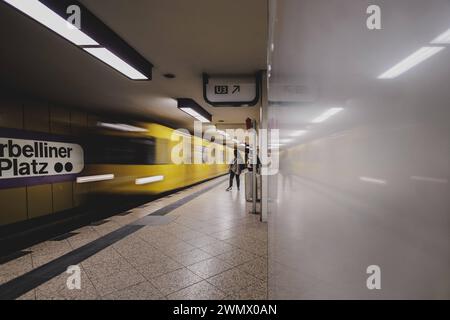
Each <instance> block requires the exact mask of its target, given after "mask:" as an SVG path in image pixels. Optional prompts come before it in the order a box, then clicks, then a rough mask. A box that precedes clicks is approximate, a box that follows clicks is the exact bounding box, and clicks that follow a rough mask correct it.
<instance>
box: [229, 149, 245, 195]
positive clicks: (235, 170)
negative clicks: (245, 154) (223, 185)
mask: <svg viewBox="0 0 450 320" xmlns="http://www.w3.org/2000/svg"><path fill="white" fill-rule="evenodd" d="M242 166H243V161H242V159H241V157H240V155H239V153H238V151H237V149H235V150H234V159H233V161H231V163H230V186H229V187H228V188H227V191H230V190H231V189H233V179H234V177H236V185H237V189H238V191H239V188H240V183H241V182H240V178H239V176H240V175H241V172H242Z"/></svg>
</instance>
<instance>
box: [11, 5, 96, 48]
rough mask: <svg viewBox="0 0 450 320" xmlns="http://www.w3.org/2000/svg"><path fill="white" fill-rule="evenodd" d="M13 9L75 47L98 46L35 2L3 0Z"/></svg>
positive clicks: (62, 19)
mask: <svg viewBox="0 0 450 320" xmlns="http://www.w3.org/2000/svg"><path fill="white" fill-rule="evenodd" d="M4 1H5V2H6V3H8V4H10V5H11V6H13V7H14V8H16V9H18V10H20V11H22V12H23V13H25V14H26V15H27V16H29V17H31V18H32V19H34V20H36V21H37V22H39V23H41V24H43V25H44V26H46V27H47V28H49V29H50V30H52V31H54V32H56V33H57V34H59V35H60V36H61V37H63V38H65V39H67V40H69V41H70V42H72V43H74V44H76V45H77V46H95V45H99V44H98V43H97V42H96V41H95V40H93V39H92V38H91V37H89V36H88V35H86V34H84V33H83V32H82V31H81V30H79V29H77V28H76V27H74V26H73V25H71V24H70V23H69V22H67V21H66V20H64V18H62V17H61V16H59V15H58V14H56V13H55V12H53V11H52V10H50V9H49V8H48V7H46V6H45V5H44V4H42V3H41V2H39V1H37V0H4Z"/></svg>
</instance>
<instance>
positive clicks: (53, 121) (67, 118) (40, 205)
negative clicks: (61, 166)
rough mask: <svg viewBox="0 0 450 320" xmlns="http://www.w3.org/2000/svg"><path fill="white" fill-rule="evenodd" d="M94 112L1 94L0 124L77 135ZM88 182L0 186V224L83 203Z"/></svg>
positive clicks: (27, 129)
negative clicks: (8, 187) (90, 113)
mask: <svg viewBox="0 0 450 320" xmlns="http://www.w3.org/2000/svg"><path fill="white" fill-rule="evenodd" d="M93 118H94V116H92V115H88V114H87V113H86V112H83V111H79V110H75V109H70V108H66V107H61V106H58V105H55V104H51V103H48V102H45V101H36V100H33V99H27V98H11V97H4V96H0V128H13V129H22V130H26V131H35V132H44V133H49V134H57V135H68V136H70V135H74V134H75V133H76V130H79V128H83V127H87V126H88V125H89V122H90V121H92V120H93ZM87 188H89V186H87V185H80V184H76V183H75V182H73V181H68V182H61V183H52V184H43V185H37V186H25V187H20V188H12V189H0V204H1V206H0V225H7V224H11V223H15V222H19V221H24V220H28V219H32V218H37V217H42V216H45V215H49V214H53V213H56V212H61V211H64V210H68V209H71V208H74V207H76V206H79V205H80V204H82V203H83V201H84V199H85V195H86V193H87V192H88V189H87Z"/></svg>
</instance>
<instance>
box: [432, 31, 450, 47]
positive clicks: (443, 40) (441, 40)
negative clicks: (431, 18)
mask: <svg viewBox="0 0 450 320" xmlns="http://www.w3.org/2000/svg"><path fill="white" fill-rule="evenodd" d="M431 44H450V29H448V30H447V31H445V32H444V33H442V34H441V35H439V36H437V37H436V38H435V39H434V40H433V41H431Z"/></svg>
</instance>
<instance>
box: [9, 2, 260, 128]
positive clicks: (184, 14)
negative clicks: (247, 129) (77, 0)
mask: <svg viewBox="0 0 450 320" xmlns="http://www.w3.org/2000/svg"><path fill="white" fill-rule="evenodd" d="M81 2H82V3H83V4H84V5H85V6H86V7H87V8H88V9H89V10H90V11H91V12H92V13H94V14H95V15H96V16H97V17H99V18H100V19H101V20H102V21H103V22H104V23H105V24H107V25H108V26H109V27H110V28H111V29H113V30H114V31H115V32H116V33H117V34H119V35H120V36H121V37H122V38H123V39H124V40H125V41H126V42H128V43H129V44H130V45H131V46H132V47H134V48H135V49H136V50H137V51H139V52H140V53H141V54H142V55H143V56H144V57H146V58H147V59H148V60H149V61H150V62H152V63H153V64H154V65H155V68H154V70H153V71H154V74H153V80H152V81H150V82H133V81H130V80H128V79H127V78H125V77H123V76H122V75H120V74H118V73H117V72H115V71H114V70H112V69H111V68H109V67H107V66H105V65H103V64H102V63H99V62H98V61H97V60H95V59H94V58H92V57H91V56H89V55H87V54H85V53H84V52H82V51H81V50H79V49H77V48H75V47H74V46H72V45H71V44H70V43H68V42H67V41H65V40H63V39H61V38H59V37H58V36H56V35H55V34H53V33H52V32H49V31H47V30H46V29H45V28H44V27H42V26H40V25H39V24H37V23H35V22H34V21H32V20H31V19H28V18H27V17H24V16H22V15H20V14H19V13H17V12H16V11H14V10H13V9H10V8H9V7H7V6H6V5H4V4H0V36H1V39H2V50H1V51H0V59H1V61H2V66H3V67H2V73H1V76H0V82H1V84H2V86H3V87H5V86H6V87H7V88H9V89H10V90H16V91H19V92H21V93H27V94H31V95H35V96H38V97H41V98H44V99H47V100H50V101H54V102H55V103H61V104H64V105H72V106H75V107H81V108H87V109H94V110H97V111H104V110H107V111H113V112H120V113H125V114H129V115H137V116H139V117H143V118H145V119H148V120H153V121H156V122H161V123H164V124H168V125H172V126H176V127H188V128H191V126H192V120H193V119H192V118H191V117H189V116H187V115H185V114H184V113H183V112H181V111H179V110H178V109H177V108H176V101H175V100H174V99H173V98H177V97H189V98H193V99H195V100H196V101H197V102H198V103H199V104H201V105H202V106H203V107H205V109H207V110H208V111H209V112H210V113H212V114H213V122H217V121H219V120H224V121H225V122H226V123H230V124H233V123H243V122H244V121H245V119H246V118H247V116H251V117H257V115H258V110H257V107H252V108H233V109H230V108H213V107H211V106H208V105H207V104H206V102H205V101H204V100H203V94H202V80H201V74H202V72H207V73H221V74H234V73H238V74H245V73H254V72H256V71H258V70H263V69H266V47H267V44H266V42H267V40H266V38H267V1H266V0H245V1H229V0H214V1H210V0H191V1H186V0H169V1H168V0H133V1H132V2H130V1H123V0H83V1H81ZM165 73H174V74H175V75H176V79H173V80H169V79H166V78H164V77H163V74H165Z"/></svg>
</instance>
